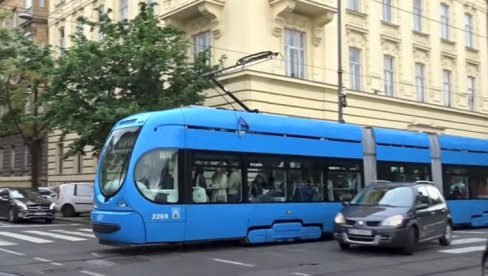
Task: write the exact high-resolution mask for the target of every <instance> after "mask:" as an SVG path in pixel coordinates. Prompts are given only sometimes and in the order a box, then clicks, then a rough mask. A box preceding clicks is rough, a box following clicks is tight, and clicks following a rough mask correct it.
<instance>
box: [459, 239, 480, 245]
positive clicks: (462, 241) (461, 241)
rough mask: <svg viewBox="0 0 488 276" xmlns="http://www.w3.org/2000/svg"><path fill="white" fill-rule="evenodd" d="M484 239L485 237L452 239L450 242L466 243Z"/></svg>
mask: <svg viewBox="0 0 488 276" xmlns="http://www.w3.org/2000/svg"><path fill="white" fill-rule="evenodd" d="M485 241H486V239H482V238H469V239H460V240H453V241H452V242H451V244H452V245H456V244H466V243H475V242H485Z"/></svg>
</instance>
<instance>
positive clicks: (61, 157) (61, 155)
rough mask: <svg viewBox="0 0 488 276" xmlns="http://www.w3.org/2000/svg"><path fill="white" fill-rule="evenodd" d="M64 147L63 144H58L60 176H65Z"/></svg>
mask: <svg viewBox="0 0 488 276" xmlns="http://www.w3.org/2000/svg"><path fill="white" fill-rule="evenodd" d="M63 163H64V146H63V143H59V144H58V174H63V167H64V164H63Z"/></svg>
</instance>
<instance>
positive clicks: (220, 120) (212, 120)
mask: <svg viewBox="0 0 488 276" xmlns="http://www.w3.org/2000/svg"><path fill="white" fill-rule="evenodd" d="M134 121H138V122H142V121H144V122H145V124H149V125H150V126H151V127H158V126H162V125H184V126H187V127H194V128H207V129H221V130H229V131H245V132H252V133H262V134H270V135H290V136H303V137H316V138H325V139H337V140H350V141H362V137H363V134H362V128H361V127H360V126H357V125H351V124H339V123H335V122H327V121H320V120H315V119H305V118H298V117H291V116H283V115H275V114H266V113H250V112H243V111H233V110H226V109H218V108H212V107H203V106H188V107H181V108H176V109H169V110H164V111H155V112H147V113H140V114H135V115H132V116H129V117H127V118H125V119H123V120H121V121H120V122H118V124H117V126H122V125H124V124H125V122H134Z"/></svg>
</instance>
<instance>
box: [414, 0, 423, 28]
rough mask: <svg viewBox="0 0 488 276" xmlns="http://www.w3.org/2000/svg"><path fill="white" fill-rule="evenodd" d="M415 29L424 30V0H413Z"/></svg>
mask: <svg viewBox="0 0 488 276" xmlns="http://www.w3.org/2000/svg"><path fill="white" fill-rule="evenodd" d="M413 29H414V30H415V31H417V32H421V31H422V0H413Z"/></svg>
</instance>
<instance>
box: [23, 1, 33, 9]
mask: <svg viewBox="0 0 488 276" xmlns="http://www.w3.org/2000/svg"><path fill="white" fill-rule="evenodd" d="M24 8H25V9H26V10H30V9H32V0H24Z"/></svg>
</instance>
